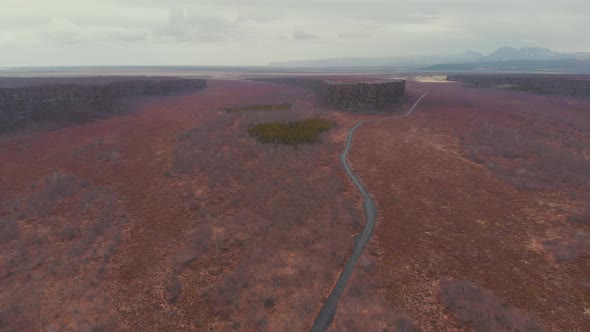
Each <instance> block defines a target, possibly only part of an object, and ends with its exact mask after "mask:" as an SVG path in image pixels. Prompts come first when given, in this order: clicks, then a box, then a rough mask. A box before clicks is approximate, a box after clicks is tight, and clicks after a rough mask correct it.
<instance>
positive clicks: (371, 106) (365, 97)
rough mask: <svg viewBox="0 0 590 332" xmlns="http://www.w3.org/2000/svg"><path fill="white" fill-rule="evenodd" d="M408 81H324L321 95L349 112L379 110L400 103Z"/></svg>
mask: <svg viewBox="0 0 590 332" xmlns="http://www.w3.org/2000/svg"><path fill="white" fill-rule="evenodd" d="M405 91H406V81H405V80H399V81H331V80H328V81H324V82H323V83H322V86H321V94H322V96H323V97H324V98H325V99H326V101H327V102H328V104H330V105H331V106H335V107H337V108H343V109H349V110H379V109H383V108H385V107H386V106H388V105H391V104H395V103H398V102H399V99H400V97H402V96H404V95H405Z"/></svg>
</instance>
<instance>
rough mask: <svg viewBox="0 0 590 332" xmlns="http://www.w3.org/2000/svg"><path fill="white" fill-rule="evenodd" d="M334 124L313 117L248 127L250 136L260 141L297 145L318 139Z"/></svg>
mask: <svg viewBox="0 0 590 332" xmlns="http://www.w3.org/2000/svg"><path fill="white" fill-rule="evenodd" d="M333 126H334V122H333V121H330V120H326V119H320V118H313V119H305V120H302V121H290V122H287V123H284V122H266V123H259V124H256V125H253V126H251V127H250V128H248V133H249V134H250V136H252V137H255V138H256V139H257V140H258V142H260V143H275V144H288V145H292V146H295V147H296V146H298V145H299V144H304V143H314V142H317V141H318V136H319V134H321V133H322V132H324V131H327V130H329V129H330V128H332V127H333Z"/></svg>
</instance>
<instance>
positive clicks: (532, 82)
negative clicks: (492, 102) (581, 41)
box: [447, 74, 590, 97]
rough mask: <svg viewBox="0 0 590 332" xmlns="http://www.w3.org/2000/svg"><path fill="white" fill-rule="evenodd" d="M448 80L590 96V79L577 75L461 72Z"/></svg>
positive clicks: (538, 91)
mask: <svg viewBox="0 0 590 332" xmlns="http://www.w3.org/2000/svg"><path fill="white" fill-rule="evenodd" d="M447 80H449V81H459V82H463V83H465V84H467V85H471V86H473V87H478V88H490V87H496V86H499V87H508V88H512V89H515V90H524V91H531V92H536V93H542V94H555V95H563V96H581V97H590V79H588V78H579V77H575V76H551V75H517V74H487V75H486V74H479V75H477V74H461V75H448V76H447Z"/></svg>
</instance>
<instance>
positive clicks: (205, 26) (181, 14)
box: [153, 9, 239, 43]
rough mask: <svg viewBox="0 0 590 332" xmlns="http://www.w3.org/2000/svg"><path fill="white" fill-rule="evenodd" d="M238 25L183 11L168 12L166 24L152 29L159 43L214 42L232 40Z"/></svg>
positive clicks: (218, 18) (216, 17)
mask: <svg viewBox="0 0 590 332" xmlns="http://www.w3.org/2000/svg"><path fill="white" fill-rule="evenodd" d="M238 30H239V25H238V24H236V23H233V22H230V21H228V20H226V19H224V18H221V17H218V16H202V15H197V14H193V13H191V12H187V11H186V10H184V9H174V10H171V11H170V15H169V18H168V23H167V24H166V25H165V26H162V27H159V28H156V29H154V31H153V36H154V39H155V40H156V41H159V42H181V43H184V42H193V41H197V42H216V41H223V40H228V39H231V38H233V36H234V33H236V32H238Z"/></svg>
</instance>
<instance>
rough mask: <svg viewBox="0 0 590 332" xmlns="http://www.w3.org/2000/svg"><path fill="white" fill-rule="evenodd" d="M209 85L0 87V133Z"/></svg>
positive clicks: (140, 83) (114, 110)
mask: <svg viewBox="0 0 590 332" xmlns="http://www.w3.org/2000/svg"><path fill="white" fill-rule="evenodd" d="M206 86H207V83H206V81H205V80H201V79H161V80H154V79H147V80H127V81H116V82H112V83H108V84H104V85H81V84H51V85H38V86H34V85H33V86H25V87H13V88H0V132H3V131H8V130H10V129H13V128H18V127H22V126H24V125H27V124H30V123H35V122H43V121H51V122H57V123H77V122H82V121H85V120H90V119H95V118H100V117H105V116H108V115H112V114H114V113H117V112H119V111H120V110H119V109H117V107H115V105H116V102H117V101H118V100H120V99H121V98H124V97H133V96H141V95H167V94H171V93H174V92H180V91H185V90H194V89H203V88H205V87H206Z"/></svg>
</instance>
